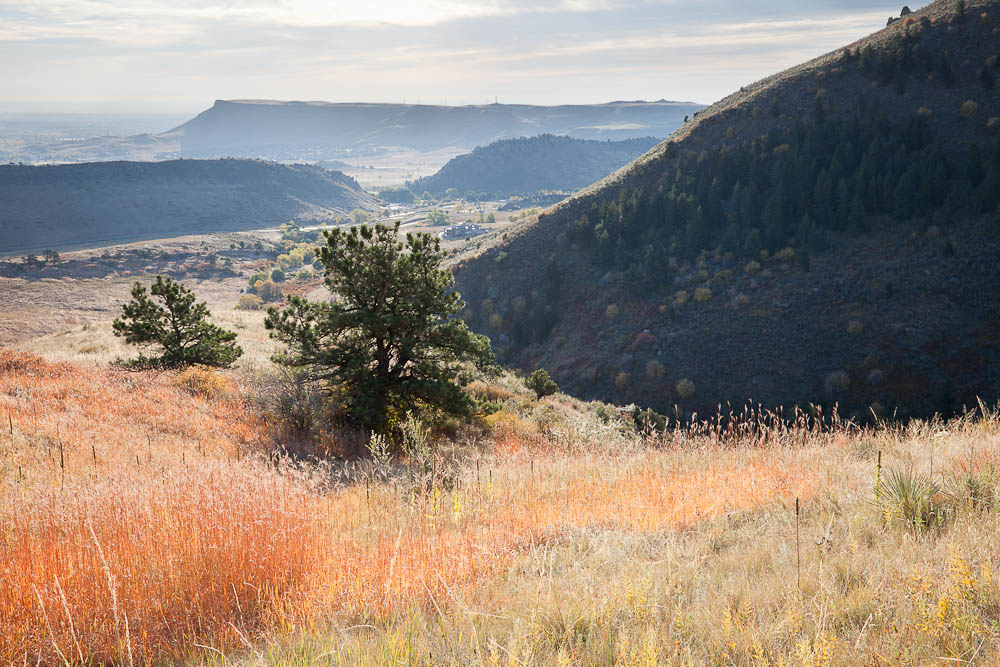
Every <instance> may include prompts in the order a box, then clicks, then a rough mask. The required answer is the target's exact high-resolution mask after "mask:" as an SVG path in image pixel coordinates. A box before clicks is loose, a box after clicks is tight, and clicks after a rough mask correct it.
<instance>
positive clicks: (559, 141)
mask: <svg viewBox="0 0 1000 667" xmlns="http://www.w3.org/2000/svg"><path fill="white" fill-rule="evenodd" d="M657 143H659V140H658V139H656V138H655V137H639V138H636V139H626V140H623V141H596V140H593V139H589V140H588V139H574V138H572V137H567V136H556V135H552V134H543V135H540V136H536V137H520V138H517V139H503V140H501V141H495V142H493V143H492V144H489V145H488V146H479V147H477V148H476V149H475V150H474V151H472V152H471V153H467V154H465V155H459V156H458V157H454V158H452V159H451V160H449V161H448V163H447V164H446V165H444V166H443V167H441V169H440V170H439V171H438V172H437V173H436V174H433V175H431V176H426V177H424V178H421V179H418V180H416V181H413V182H411V183H409V188H410V190H412V191H413V192H415V193H422V192H430V193H431V194H432V195H442V194H444V193H445V192H446V191H447V190H449V189H454V190H457V191H458V192H459V193H462V194H465V195H467V196H468V195H475V196H477V197H479V198H482V197H483V196H484V195H485V196H486V197H488V198H492V199H504V198H507V197H512V196H525V195H532V194H535V193H537V192H552V191H554V192H576V191H577V190H580V189H581V188H584V187H586V186H588V185H590V184H592V183H594V182H596V181H599V180H601V179H602V178H604V177H605V176H607V175H608V174H610V173H611V172H614V171H617V170H618V169H619V168H621V167H623V166H625V165H626V164H628V163H629V162H632V161H633V160H635V159H636V158H637V157H639V156H640V155H642V154H643V153H645V152H646V151H648V150H649V149H650V148H652V147H653V146H655V145H656V144H657Z"/></svg>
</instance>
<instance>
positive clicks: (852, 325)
mask: <svg viewBox="0 0 1000 667" xmlns="http://www.w3.org/2000/svg"><path fill="white" fill-rule="evenodd" d="M864 329H865V325H864V324H862V323H861V322H860V321H859V320H851V321H850V322H848V323H847V333H849V334H851V335H852V336H857V335H858V334H860V333H861V332H862V331H864Z"/></svg>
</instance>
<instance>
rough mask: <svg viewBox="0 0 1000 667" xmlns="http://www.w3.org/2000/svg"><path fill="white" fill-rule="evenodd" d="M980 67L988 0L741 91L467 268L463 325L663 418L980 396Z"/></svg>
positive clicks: (955, 5)
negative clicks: (760, 407) (742, 407)
mask: <svg viewBox="0 0 1000 667" xmlns="http://www.w3.org/2000/svg"><path fill="white" fill-rule="evenodd" d="M998 59H1000V2H997V1H996V0H990V1H985V0H978V1H970V2H968V3H966V4H963V3H960V2H956V1H955V0H939V1H938V2H934V3H932V4H930V5H928V6H927V7H925V8H924V9H922V10H919V11H917V12H914V13H912V14H909V15H908V16H906V17H904V18H903V20H900V21H898V22H896V23H894V24H893V25H891V26H890V27H888V28H886V29H884V30H880V31H879V32H877V33H875V34H874V35H872V36H870V37H869V38H866V39H864V40H861V41H859V42H857V43H855V44H852V45H850V46H848V47H845V48H844V49H841V50H838V51H836V52H834V53H831V54H828V55H827V56H824V57H821V58H818V59H816V60H814V61H811V62H809V63H806V64H804V65H802V66H799V67H796V68H793V69H792V70H789V71H787V72H783V73H781V74H778V75H775V76H773V77H770V78H769V79H766V80H764V81H761V82H758V83H756V84H754V85H752V86H748V87H746V88H744V89H742V90H741V91H740V92H738V93H736V94H734V95H732V96H730V97H728V98H726V99H724V100H722V101H721V102H719V103H717V104H715V105H713V106H711V107H709V108H708V109H706V110H705V111H704V112H702V113H700V114H698V115H697V117H696V118H695V119H694V120H693V121H692V122H690V123H688V124H686V125H685V126H684V127H683V128H681V129H680V130H679V131H678V132H676V133H675V134H674V135H672V136H671V137H670V138H669V139H668V140H667V141H665V142H663V143H662V144H660V145H659V146H657V147H656V148H655V149H653V150H652V151H650V152H649V153H647V154H646V155H644V156H643V157H642V158H640V159H639V160H637V161H636V162H634V163H633V164H631V165H629V166H627V167H625V168H623V169H621V170H620V171H618V172H616V173H615V174H613V175H611V176H609V177H608V178H606V179H604V180H603V181H602V182H600V183H598V184H595V185H594V186H592V187H590V188H588V189H587V190H585V191H583V192H581V193H579V194H578V195H577V196H575V197H574V198H572V199H571V200H569V201H567V202H566V203H565V204H563V205H560V206H559V207H557V208H556V209H554V210H552V211H550V212H547V213H544V214H543V215H541V216H540V217H539V218H538V220H537V222H533V223H531V224H527V225H525V226H523V227H522V228H521V229H519V230H516V231H514V232H512V233H509V234H508V236H507V238H506V239H505V240H504V241H503V242H502V243H500V244H499V245H497V246H494V247H493V248H491V249H489V250H487V251H486V252H484V253H483V254H481V255H480V256H478V257H476V258H473V259H470V260H467V261H464V262H462V263H461V264H460V265H459V266H458V267H457V269H456V271H457V283H458V288H459V289H460V290H461V292H462V294H463V296H464V298H465V299H466V301H467V302H468V303H469V308H468V311H467V317H468V319H469V321H470V323H471V324H472V325H473V327H474V328H476V329H477V330H480V331H483V332H486V333H489V334H490V335H491V337H492V338H493V341H494V345H495V347H496V348H497V352H498V354H499V357H500V359H501V360H503V361H505V362H507V363H513V364H516V365H519V366H521V367H523V368H525V369H527V370H530V369H532V368H534V367H536V366H543V367H545V368H547V369H548V370H549V371H550V373H552V374H553V376H554V377H555V378H556V380H557V381H558V382H559V384H560V386H563V387H564V388H566V389H569V390H571V391H574V392H577V393H578V394H580V395H583V396H593V397H601V398H606V399H614V400H617V401H634V402H636V403H638V404H640V405H642V406H651V407H653V408H655V409H657V410H659V411H661V412H667V411H669V412H671V413H673V412H674V406H675V405H676V406H677V411H678V412H680V413H688V414H689V413H690V412H692V411H698V412H700V413H702V414H704V413H705V411H711V412H715V411H716V409H717V406H718V405H719V404H720V403H721V404H725V402H726V401H730V402H733V403H739V404H742V403H743V402H744V401H745V400H747V399H753V400H755V401H758V402H762V403H764V404H767V405H778V404H781V405H786V406H791V405H793V404H797V403H804V402H809V401H812V402H817V403H822V404H824V405H831V404H833V403H835V402H836V403H839V404H840V405H841V406H842V411H856V412H858V413H859V414H868V413H869V412H870V410H869V409H870V408H871V407H872V406H874V410H875V412H879V411H886V412H892V411H893V410H896V409H898V410H899V413H898V414H906V413H910V414H930V413H933V412H934V411H937V410H944V411H947V410H951V409H956V408H960V406H961V405H962V404H963V403H965V404H973V403H974V401H975V398H976V397H977V396H981V397H982V398H984V399H989V400H996V399H997V398H1000V368H998V366H997V364H998V362H1000V310H998V305H997V304H1000V277H998V275H997V271H996V267H997V266H1000V242H998V240H997V237H996V234H997V231H998V229H1000V228H998V222H1000V220H998V212H997V207H998V203H1000V139H998V133H1000V118H998V117H1000V103H998V100H1000V92H998V80H1000V65H998ZM723 407H725V406H724V405H723Z"/></svg>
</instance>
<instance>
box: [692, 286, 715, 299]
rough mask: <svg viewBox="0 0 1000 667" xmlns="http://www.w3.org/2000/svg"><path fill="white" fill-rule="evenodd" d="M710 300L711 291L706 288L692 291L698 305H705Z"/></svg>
mask: <svg viewBox="0 0 1000 667" xmlns="http://www.w3.org/2000/svg"><path fill="white" fill-rule="evenodd" d="M711 298H712V290H710V289H708V288H707V287H699V288H698V289H696V290H695V291H694V300H695V301H697V302H698V303H705V302H706V301H708V300H710V299H711Z"/></svg>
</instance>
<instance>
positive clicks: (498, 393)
mask: <svg viewBox="0 0 1000 667" xmlns="http://www.w3.org/2000/svg"><path fill="white" fill-rule="evenodd" d="M465 389H466V391H468V392H469V393H470V394H472V395H473V396H475V397H476V398H478V399H479V400H481V401H490V402H491V403H503V402H504V401H506V400H508V399H511V398H514V396H515V395H516V394H514V392H512V391H510V390H508V389H504V388H503V387H500V386H498V385H495V384H489V383H487V382H483V381H482V380H476V381H475V382H470V383H469V385H468V386H467V387H466V388H465Z"/></svg>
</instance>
